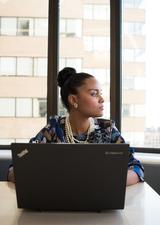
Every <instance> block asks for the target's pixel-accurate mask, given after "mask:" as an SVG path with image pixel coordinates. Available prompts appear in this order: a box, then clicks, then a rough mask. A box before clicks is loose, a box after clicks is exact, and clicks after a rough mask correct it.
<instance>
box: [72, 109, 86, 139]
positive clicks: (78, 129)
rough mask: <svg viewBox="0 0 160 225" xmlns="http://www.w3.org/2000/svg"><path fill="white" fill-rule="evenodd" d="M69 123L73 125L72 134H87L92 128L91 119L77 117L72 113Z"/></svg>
mask: <svg viewBox="0 0 160 225" xmlns="http://www.w3.org/2000/svg"><path fill="white" fill-rule="evenodd" d="M69 122H70V125H71V129H72V133H73V134H77V135H79V134H82V133H87V131H88V129H89V127H90V120H89V118H86V117H82V116H77V115H74V114H72V113H70V114H69Z"/></svg>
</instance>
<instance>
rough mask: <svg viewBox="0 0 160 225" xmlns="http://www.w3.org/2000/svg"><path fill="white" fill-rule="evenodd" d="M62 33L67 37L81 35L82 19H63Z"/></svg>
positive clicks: (61, 24) (61, 23) (61, 21)
mask: <svg viewBox="0 0 160 225" xmlns="http://www.w3.org/2000/svg"><path fill="white" fill-rule="evenodd" d="M60 34H61V35H63V36H66V37H81V35H82V20H80V19H61V20H60Z"/></svg>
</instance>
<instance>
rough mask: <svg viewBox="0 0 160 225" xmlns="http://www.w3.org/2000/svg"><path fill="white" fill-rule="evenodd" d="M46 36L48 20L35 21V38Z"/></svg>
mask: <svg viewBox="0 0 160 225" xmlns="http://www.w3.org/2000/svg"><path fill="white" fill-rule="evenodd" d="M47 35H48V19H41V18H38V19H35V36H47Z"/></svg>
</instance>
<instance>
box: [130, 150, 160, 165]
mask: <svg viewBox="0 0 160 225" xmlns="http://www.w3.org/2000/svg"><path fill="white" fill-rule="evenodd" d="M134 156H135V158H136V159H138V160H140V161H141V162H142V164H160V154H156V153H140V152H136V153H135V154H134Z"/></svg>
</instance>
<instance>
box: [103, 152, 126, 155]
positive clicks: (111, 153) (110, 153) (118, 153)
mask: <svg viewBox="0 0 160 225" xmlns="http://www.w3.org/2000/svg"><path fill="white" fill-rule="evenodd" d="M104 154H105V155H123V154H124V153H123V152H112V151H105V153H104Z"/></svg>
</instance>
